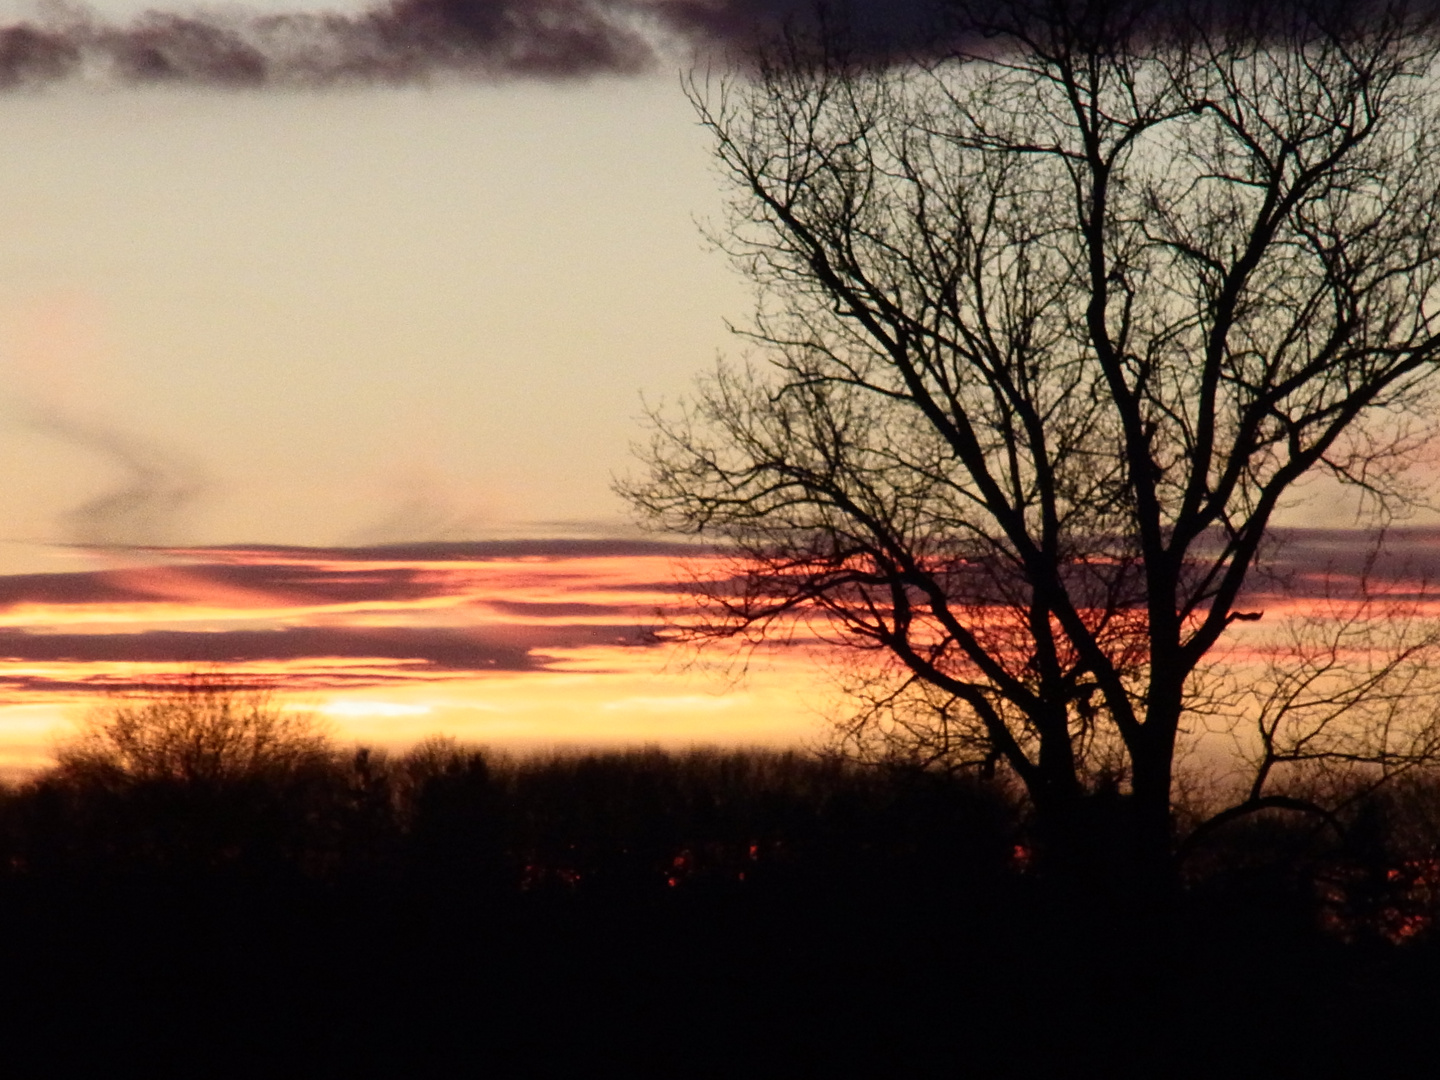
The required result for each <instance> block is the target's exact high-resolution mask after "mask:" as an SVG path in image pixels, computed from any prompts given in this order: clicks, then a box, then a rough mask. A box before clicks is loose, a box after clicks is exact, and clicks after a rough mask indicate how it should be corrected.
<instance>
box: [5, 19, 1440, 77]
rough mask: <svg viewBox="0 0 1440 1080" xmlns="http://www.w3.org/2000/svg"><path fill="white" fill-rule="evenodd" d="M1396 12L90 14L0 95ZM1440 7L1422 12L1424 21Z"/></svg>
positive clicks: (48, 44)
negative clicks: (1061, 23) (87, 84)
mask: <svg viewBox="0 0 1440 1080" xmlns="http://www.w3.org/2000/svg"><path fill="white" fill-rule="evenodd" d="M1396 6H1397V5H1396V4H1395V3H1393V2H1392V3H1388V4H1387V3H1384V2H1373V0H1371V2H1366V0H1361V2H1355V0H1349V2H1341V0H1303V2H1298V3H1297V2H1281V3H1268V4H1254V3H1241V2H1239V0H1162V2H1128V3H1127V2H1123V0H1117V2H1109V3H1106V2H1096V0H1089V2H1083V0H1034V2H1030V3H1026V2H1023V0H950V2H947V0H828V2H817V0H391V2H389V3H384V4H379V5H376V6H373V7H370V8H368V9H364V10H361V11H359V12H357V13H354V14H339V13H335V12H327V13H316V12H292V13H282V14H258V13H257V14H246V13H244V12H243V10H242V11H229V12H226V13H203V12H198V11H191V10H189V9H188V8H184V7H177V8H174V9H170V10H155V11H150V12H148V13H146V14H144V15H141V16H139V17H138V18H136V19H134V20H133V21H131V22H129V23H123V24H122V23H113V22H106V21H104V20H102V19H100V18H98V17H96V16H93V15H90V14H88V13H85V12H84V11H83V9H75V8H68V7H67V8H64V9H61V13H60V14H56V15H51V16H49V17H48V18H45V19H41V20H38V21H31V22H19V23H15V24H12V25H9V26H5V27H0V88H5V87H9V88H14V87H24V86H36V85H43V84H47V83H52V82H57V81H61V80H65V79H71V78H77V77H83V78H88V79H92V80H96V81H100V82H110V83H114V82H119V83H123V84H164V83H175V84H187V85H208V86H217V87H259V86H330V85H337V84H346V83H416V82H427V81H431V80H435V79H444V78H468V79H491V80H496V79H517V78H530V79H573V78H584V77H588V76H594V75H634V74H638V73H641V72H644V71H648V70H652V69H654V68H656V67H659V66H665V65H667V64H673V63H675V62H676V61H677V60H678V61H679V62H681V63H682V64H683V63H685V62H686V61H687V59H690V58H695V57H701V58H704V57H711V58H714V57H723V56H726V55H729V56H731V57H733V56H736V55H743V54H747V53H749V52H750V50H752V49H753V48H754V47H755V46H756V45H757V44H760V43H764V42H768V41H774V40H775V39H776V37H777V35H778V34H779V33H780V32H781V31H782V30H785V29H789V30H793V31H797V32H798V34H799V35H800V36H801V37H803V36H805V35H806V34H807V33H813V31H814V29H815V27H816V26H817V25H818V24H819V21H820V20H821V19H822V18H823V20H824V24H825V25H826V26H827V27H828V28H830V30H831V31H833V32H835V33H838V34H839V35H840V36H841V37H843V39H844V40H846V41H848V42H849V43H850V47H851V48H852V50H854V51H855V52H856V53H857V54H858V55H861V56H862V57H863V56H865V55H867V54H868V55H869V56H871V57H872V58H873V57H878V58H885V57H889V56H907V55H915V54H923V53H927V52H928V53H934V52H941V51H944V50H945V49H946V48H948V47H950V46H951V45H953V44H954V43H955V42H957V41H961V40H979V39H981V38H984V37H986V36H987V35H991V34H993V33H995V32H996V31H1001V32H1003V31H1006V30H1012V31H1013V30H1024V29H1027V28H1033V27H1034V25H1036V23H1037V21H1039V20H1046V21H1050V22H1053V20H1055V18H1056V17H1057V14H1056V13H1057V12H1059V13H1062V14H1063V16H1064V18H1065V19H1066V20H1069V21H1070V22H1073V23H1075V24H1077V25H1087V24H1095V23H1103V24H1104V25H1105V26H1107V27H1110V28H1112V29H1113V28H1121V29H1122V31H1123V32H1127V33H1136V34H1146V33H1152V32H1154V33H1164V32H1167V31H1168V30H1170V29H1173V28H1176V27H1194V26H1197V25H1203V26H1207V27H1212V28H1214V27H1227V28H1229V29H1231V30H1234V31H1236V32H1239V33H1241V34H1245V35H1248V36H1260V37H1264V36H1267V35H1270V34H1273V33H1280V32H1284V31H1287V30H1293V29H1294V28H1295V26H1297V25H1302V24H1304V25H1308V24H1312V23H1333V22H1337V21H1342V22H1349V23H1350V24H1351V25H1356V24H1363V22H1364V21H1365V20H1372V19H1373V18H1374V17H1375V13H1376V12H1377V11H1379V10H1380V9H1382V8H1394V7H1396ZM1435 6H1436V3H1435V0H1417V2H1415V3H1412V4H1410V5H1409V6H1408V8H1407V10H1408V11H1410V13H1411V14H1412V15H1420V14H1424V15H1425V16H1426V17H1429V15H1430V14H1432V13H1433V9H1434V8H1435Z"/></svg>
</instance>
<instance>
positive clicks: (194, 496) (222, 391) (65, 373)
mask: <svg viewBox="0 0 1440 1080" xmlns="http://www.w3.org/2000/svg"><path fill="white" fill-rule="evenodd" d="M148 6H149V5H146V4H140V3H128V2H127V3H118V2H111V3H107V4H105V5H97V6H96V7H95V9H94V14H92V15H91V16H88V17H85V18H82V17H81V16H79V15H77V14H76V13H75V11H74V10H71V9H60V8H52V9H44V10H42V9H39V8H35V7H33V6H28V5H26V4H23V3H20V2H19V0H10V2H9V3H8V4H7V5H6V6H4V7H3V8H0V14H3V16H4V17H5V18H6V19H7V20H8V21H9V22H10V23H11V24H12V27H11V30H10V31H7V32H6V34H7V35H8V36H5V37H3V38H0V84H3V85H5V86H8V90H6V91H5V93H4V94H3V95H0V133H3V140H4V146H5V153H4V155H3V157H0V366H3V370H4V374H5V377H4V379H3V381H0V505H3V507H4V514H3V518H0V539H3V541H4V543H3V544H0V573H3V574H4V575H5V576H3V577H0V638H3V639H4V641H5V643H6V644H5V647H4V648H3V649H0V653H3V654H4V655H5V656H7V657H10V659H8V660H6V661H4V662H3V663H0V768H16V767H22V766H26V765H32V764H35V763H38V762H41V761H43V760H44V759H45V756H46V754H47V753H48V750H49V747H50V746H51V745H52V743H53V740H54V739H55V738H56V737H58V735H60V734H63V732H64V731H65V725H66V724H67V723H68V722H69V720H70V719H72V718H74V717H75V716H77V715H80V714H82V713H83V712H84V711H85V709H86V708H89V707H93V706H94V704H95V703H96V702H97V701H103V698H102V697H101V696H100V695H101V694H102V693H103V692H105V691H106V690H114V689H123V688H125V687H126V686H128V685H132V684H134V683H135V682H137V681H139V682H143V681H145V680H147V679H151V678H153V677H155V676H156V675H157V674H163V673H165V672H173V671H176V670H182V669H184V668H185V667H187V666H203V665H223V666H226V667H229V668H235V669H239V670H244V671H247V672H251V673H254V674H257V675H262V676H264V677H266V678H270V679H273V680H274V681H275V682H276V684H277V685H278V686H280V687H281V688H282V689H285V690H286V691H287V692H290V693H291V694H292V695H293V696H292V698H291V700H293V701H294V702H295V703H296V704H297V706H304V707H307V708H312V709H315V710H317V711H318V712H319V713H320V714H321V715H322V716H324V717H325V718H326V719H327V720H328V721H329V722H330V723H331V724H332V725H333V726H334V728H335V729H336V731H337V733H338V734H339V735H341V736H342V737H344V738H346V739H363V740H366V741H373V742H381V743H405V742H410V741H413V740H414V739H416V738H419V737H422V736H424V735H426V734H429V733H432V732H446V733H449V734H453V735H456V736H459V737H461V738H465V739H474V740H479V741H485V742H492V743H503V744H510V745H517V746H519V745H553V744H561V743H572V742H579V743H614V742H636V741H663V742H669V743H687V742H717V741H718V742H742V743H753V742H766V743H785V742H794V741H798V740H805V739H812V738H814V737H815V736H816V735H817V733H818V732H819V731H820V724H821V720H822V717H823V715H824V714H825V711H826V709H827V708H828V707H829V706H828V705H827V702H829V701H830V698H829V697H828V696H827V695H829V694H830V693H831V692H830V691H829V690H828V689H827V687H828V684H827V683H824V682H823V680H821V681H817V677H816V675H815V674H814V665H813V664H812V663H810V662H808V661H807V660H806V659H805V658H803V657H800V656H798V655H797V656H786V655H777V656H773V657H771V658H769V659H768V660H765V661H764V662H762V663H760V664H759V665H758V666H757V667H756V668H755V670H753V671H752V672H751V673H750V675H749V677H748V678H747V679H745V680H741V681H736V679H735V678H733V677H732V676H733V674H734V673H733V672H732V673H731V674H730V675H726V674H725V673H724V672H722V671H717V670H714V668H715V667H716V666H719V667H724V665H723V664H722V665H704V664H702V665H699V666H698V668H697V667H696V666H693V665H692V666H686V665H685V664H682V663H681V662H680V658H677V657H676V656H674V655H673V654H672V651H671V650H669V649H667V648H665V647H662V646H659V645H657V644H655V642H654V641H653V640H652V639H650V638H649V637H648V636H647V632H648V630H649V629H650V628H651V627H652V626H653V624H654V622H655V612H656V610H657V608H659V607H664V606H669V605H673V604H674V603H675V602H676V597H675V593H674V591H673V589H672V588H671V587H670V583H672V582H673V581H675V580H677V578H678V577H679V575H680V571H679V569H678V567H677V563H676V560H677V559H678V558H679V557H680V556H681V555H683V554H684V552H683V551H682V550H681V549H678V548H670V547H665V546H663V545H662V544H660V543H659V542H658V541H656V540H653V539H652V540H644V539H642V538H641V537H640V535H639V534H638V533H637V532H636V531H635V530H634V528H633V527H632V525H631V524H630V520H629V517H628V514H627V512H626V509H625V507H624V506H623V505H622V504H621V503H620V501H619V500H618V498H617V497H616V496H615V495H613V494H612V492H611V490H610V485H611V480H612V477H614V476H615V475H617V474H621V473H624V472H625V471H626V470H627V469H629V468H630V467H631V465H630V457H629V444H630V443H631V442H632V441H634V440H636V439H638V438H640V437H641V435H642V432H641V429H640V427H639V425H638V423H637V417H638V415H639V414H640V412H641V411H642V401H641V394H642V392H643V393H644V394H645V395H646V397H647V398H648V399H649V400H652V401H658V400H664V399H673V398H674V397H675V396H677V395H679V394H682V393H684V391H685V389H686V387H687V386H688V385H689V384H690V382H691V380H692V379H693V378H694V376H695V375H696V374H697V373H699V372H700V371H702V370H703V369H705V368H706V367H708V366H709V365H711V364H712V363H713V362H714V358H715V357H716V355H717V354H718V353H721V352H725V353H728V354H730V355H732V356H733V355H737V354H739V353H740V352H741V351H742V349H741V346H740V344H739V343H738V342H736V341H735V340H734V339H733V338H731V337H730V335H729V334H728V332H727V330H726V320H727V319H728V320H730V321H732V322H743V321H744V320H745V318H746V316H747V313H748V311H749V309H750V306H751V301H750V293H749V289H748V287H747V285H746V284H745V283H744V282H743V281H742V280H741V279H740V278H739V277H737V276H736V275H735V274H734V273H733V272H732V270H731V268H730V267H729V266H728V265H727V263H726V260H725V259H724V257H723V256H721V255H718V254H716V253H715V252H713V251H711V250H709V248H708V246H707V244H706V242H705V240H704V238H703V236H702V234H701V230H700V228H699V226H698V225H697V222H699V223H703V222H706V221H710V222H716V223H718V218H719V216H720V208H721V190H720V187H719V181H718V179H717V177H716V175H715V174H714V173H713V172H712V170H711V169H710V165H709V158H708V152H707V146H706V143H705V141H704V137H703V135H702V133H701V132H700V131H699V130H698V128H697V126H696V124H695V122H694V117H693V113H692V110H691V108H690V106H689V104H688V103H687V102H686V100H685V98H684V96H683V95H682V93H681V92H680V88H679V72H680V71H681V70H682V69H684V68H685V67H687V66H688V65H689V64H690V63H691V60H690V59H688V58H689V57H691V56H693V55H694V50H696V49H699V50H701V54H702V55H705V53H704V50H705V49H707V48H709V47H711V46H715V45H718V44H723V43H724V42H725V41H727V40H729V39H730V38H731V37H733V36H734V35H735V33H737V31H736V29H735V27H736V26H737V25H741V24H744V23H745V22H746V20H749V19H751V17H752V16H751V15H750V14H748V13H751V12H755V11H760V10H762V9H764V10H780V9H784V8H785V7H786V5H785V4H783V3H774V4H761V3H752V4H744V3H739V2H738V0H737V2H735V3H731V4H709V5H707V4H703V3H699V2H698V0H697V2H694V3H690V2H687V0H674V2H665V0H654V2H653V3H651V4H649V5H648V6H647V5H646V4H645V3H644V2H643V0H634V2H632V3H629V4H624V3H620V2H618V0H617V2H615V3H612V4H608V5H606V4H583V3H566V2H562V0H546V2H544V3H538V4H532V5H530V9H529V10H538V11H541V12H542V13H545V12H549V13H551V14H554V15H555V16H556V18H557V19H559V22H560V24H561V26H560V30H561V31H564V33H561V32H560V31H556V30H555V29H554V27H553V26H552V25H551V24H550V23H545V24H544V25H545V26H546V27H549V29H545V30H544V32H543V33H541V32H540V31H533V28H531V30H527V29H526V28H525V27H524V26H521V27H520V28H519V29H516V28H515V25H514V24H513V20H512V22H510V23H505V24H504V25H505V27H506V29H505V30H504V32H503V33H502V32H500V31H495V30H494V28H493V27H491V26H489V25H488V24H487V25H486V26H484V27H480V28H478V29H477V28H476V27H475V26H472V25H469V24H467V25H466V26H465V27H462V28H461V30H463V33H461V31H458V30H456V29H455V26H454V25H452V23H450V22H446V19H449V18H451V15H453V12H450V13H449V14H447V12H449V11H450V9H448V8H447V7H446V5H445V3H444V2H443V0H433V2H431V0H403V2H401V3H396V4H393V5H389V6H385V7H381V8H376V9H374V11H376V12H381V13H382V15H383V18H382V19H381V22H380V23H376V22H375V21H374V20H373V19H372V20H371V21H369V22H365V21H364V19H366V18H369V16H366V15H365V11H366V10H367V9H364V8H362V7H361V6H360V5H357V4H351V5H350V6H344V5H339V4H337V5H323V7H325V8H326V9H329V8H332V7H333V8H334V9H335V10H336V11H338V12H339V13H340V14H339V15H338V16H337V17H336V18H337V20H338V21H332V22H330V23H324V24H310V23H303V24H302V23H284V24H283V25H282V29H284V28H286V27H288V28H290V29H285V31H284V33H285V34H291V31H292V30H293V28H294V27H295V26H300V27H301V29H302V30H303V34H301V36H302V37H304V35H305V34H308V35H310V36H309V37H308V38H305V41H308V42H309V43H310V44H309V45H305V46H304V47H303V48H300V47H296V46H294V45H293V41H292V38H293V34H291V37H287V38H285V41H288V42H291V44H286V45H284V46H283V47H281V46H279V45H274V42H275V41H278V40H280V39H281V38H282V37H284V34H281V32H280V31H277V30H276V29H275V27H274V26H273V25H271V24H268V23H264V21H263V19H264V16H265V15H266V13H274V12H297V11H301V10H302V9H305V8H306V7H307V5H304V4H300V5H295V4H289V3H280V2H279V0H275V2H267V3H264V4H255V5H251V6H250V7H247V8H238V9H234V8H227V9H223V10H222V12H221V14H219V15H216V16H213V17H207V19H208V21H205V22H203V25H205V26H211V27H212V28H213V27H214V26H222V27H226V28H229V29H228V30H227V31H226V32H227V33H232V34H233V35H235V37H234V41H232V40H231V39H230V38H226V39H225V40H224V42H222V44H223V45H224V48H220V47H218V46H216V45H215V44H214V40H212V39H210V38H204V39H203V40H201V38H197V37H196V33H195V32H194V28H193V27H190V28H189V29H186V27H187V26H189V24H185V25H183V26H179V29H177V25H178V24H176V23H174V22H173V21H171V22H166V21H165V20H164V19H161V18H159V17H153V16H152V17H150V19H149V21H148V22H146V21H143V20H142V21H141V22H140V23H134V22H133V21H132V20H133V19H134V18H135V17H136V16H137V13H139V12H141V11H142V10H144V9H145V8H147V7H148ZM321 6H322V5H308V8H309V9H310V10H317V9H319V8H320V7H321ZM514 6H515V5H513V4H511V5H509V7H514ZM521 6H522V7H523V5H521ZM478 7H480V8H485V9H487V10H488V9H490V8H493V9H495V10H496V11H501V10H502V9H506V10H508V8H507V4H506V3H505V2H504V0H495V3H493V4H479V5H478ZM176 10H181V11H186V10H188V9H176ZM595 12H599V15H596V14H595ZM617 12H618V14H616V13H617ZM502 13H503V12H502ZM577 13H579V14H578V15H577ZM637 13H638V14H637ZM657 13H658V14H657ZM290 17H291V16H285V18H290ZM257 18H258V19H259V20H260V21H258V22H257V21H256V20H257ZM296 18H299V16H296ZM596 19H598V20H599V22H598V23H597V22H595V20H596ZM16 20H31V22H32V23H33V26H32V27H31V30H30V31H27V33H28V34H29V36H25V35H24V34H20V35H17V34H16V33H15V32H14V29H13V27H14V24H15V21H16ZM37 20H38V21H37ZM347 20H348V21H347ZM566 20H571V22H569V23H567V22H566ZM587 20H588V21H587ZM607 20H608V21H607ZM572 23H573V25H572ZM197 25H200V24H197ZM497 25H498V24H497ZM376 26H380V28H381V29H380V30H376V29H375V27H376ZM35 27H39V29H38V30H36V29H35ZM127 27H128V28H129V29H127ZM137 27H138V29H137ZM357 27H359V28H361V29H360V30H357V29H356V28H357ZM395 27H401V28H402V29H403V31H404V32H403V33H401V32H400V31H399V30H395ZM415 27H419V29H418V30H416V29H414V28H415ZM597 27H598V28H597ZM107 28H108V29H107ZM237 28H238V29H237ZM361 30H363V31H364V32H363V34H361ZM182 31H183V32H182ZM381 31H383V33H381ZM532 31H533V33H532ZM295 33H300V31H295ZM377 34H378V35H379V36H375V35H377ZM455 34H460V37H459V38H454V35H455ZM527 34H531V36H532V37H536V35H538V37H536V40H539V41H540V44H539V45H538V46H537V45H535V44H534V42H533V41H532V40H531V38H529V37H526V35H527ZM47 35H48V36H47ZM267 35H269V36H267ZM357 35H360V36H358V37H357ZM366 35H369V36H366ZM387 35H388V36H387ZM397 35H398V36H397ZM447 35H449V36H447ZM466 35H469V36H466ZM487 35H488V36H487ZM507 35H508V36H507ZM546 35H549V36H546ZM567 35H568V36H567ZM202 37H203V35H202ZM242 39H243V42H246V43H248V44H246V45H245V48H246V49H251V50H252V52H253V53H254V56H255V57H259V59H258V60H254V62H253V63H252V62H251V60H252V59H253V58H252V57H251V53H247V52H244V50H242V49H239V47H238V46H235V47H234V48H232V45H234V42H235V41H242ZM452 39H453V40H459V41H461V45H462V46H463V47H460V46H457V47H456V48H457V49H458V50H459V51H458V52H456V51H454V50H452V49H450V43H451V42H452ZM197 41H199V42H200V44H198V45H197V44H196V42H197ZM357 41H358V42H359V44H356V42H357ZM396 41H399V42H400V44H398V45H397V44H395V42H396ZM437 41H440V42H442V44H444V47H443V48H441V47H439V46H437V45H436V42H437ZM226 42H228V44H226ZM336 42H340V43H341V44H339V45H337V44H336ZM376 42H381V44H378V45H377V44H376ZM557 42H559V44H557ZM37 43H38V44H37ZM47 43H48V44H47ZM142 46H143V47H142ZM272 46H273V47H272ZM532 46H533V47H532ZM287 49H288V50H289V51H286V50H287ZM66 50H69V51H66ZM146 50H149V51H146ZM167 50H168V51H167ZM267 50H269V51H267ZM277 50H278V51H277ZM347 50H349V51H347ZM237 56H239V57H240V59H239V60H237V59H236V57H237ZM337 57H339V59H336V58H337ZM157 58H158V59H157ZM357 58H358V59H357ZM142 61H143V63H142ZM241 61H244V62H243V63H242V62H241ZM342 62H343V63H342ZM346 64H348V65H350V66H349V67H345V66H344V65H346ZM247 65H248V66H247ZM326 65H330V66H328V67H327V66H326ZM337 65H339V66H337ZM157 72H158V74H157ZM1288 520H1289V521H1290V522H1291V523H1292V524H1319V525H1330V524H1344V520H1345V514H1344V513H1343V510H1342V509H1337V506H1336V505H1335V504H1333V503H1332V502H1331V501H1330V500H1328V499H1327V498H1326V497H1324V495H1323V493H1316V492H1312V498H1311V501H1310V502H1308V503H1307V504H1305V505H1303V506H1301V507H1299V508H1298V509H1296V510H1294V511H1292V513H1291V515H1290V517H1289V519H1288ZM1427 536H1428V534H1427ZM522 540H523V541H526V542H525V543H516V541H522ZM1417 543H1418V544H1419V548H1417V550H1421V552H1422V554H1424V553H1425V552H1428V550H1429V547H1428V545H1429V543H1430V541H1429V539H1424V540H1423V542H1421V541H1417ZM426 545H428V546H426Z"/></svg>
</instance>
